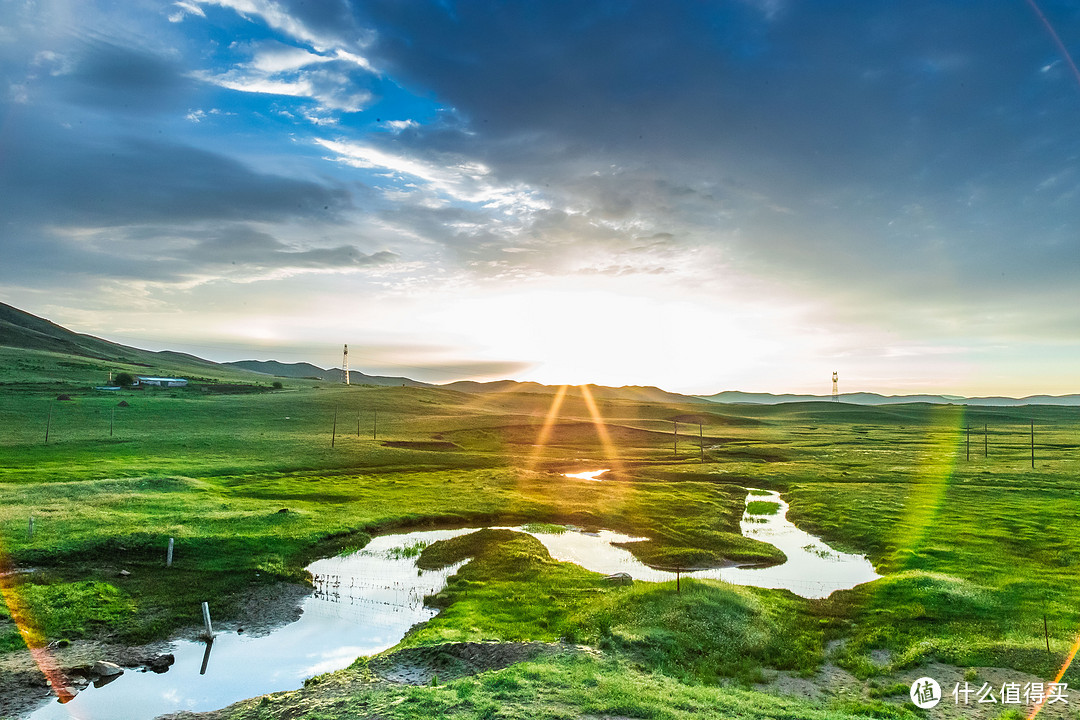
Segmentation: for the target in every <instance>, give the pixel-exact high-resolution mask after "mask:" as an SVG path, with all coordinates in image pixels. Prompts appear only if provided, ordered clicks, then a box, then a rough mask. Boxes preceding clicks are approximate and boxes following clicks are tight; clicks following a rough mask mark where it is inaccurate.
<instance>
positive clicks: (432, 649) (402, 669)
mask: <svg viewBox="0 0 1080 720" xmlns="http://www.w3.org/2000/svg"><path fill="white" fill-rule="evenodd" d="M569 647H570V646H566V645H559V644H552V643H542V642H527V643H526V642H520V643H514V642H463V643H444V644H442V645H431V646H427V647H417V648H405V649H404V650H399V651H398V652H396V653H393V654H392V655H380V656H377V657H374V658H372V659H371V660H370V661H369V662H368V663H367V668H368V670H369V671H370V672H371V673H372V674H373V675H374V676H375V677H377V678H379V679H381V680H386V681H387V682H392V683H397V684H399V685H428V684H430V683H431V681H432V680H433V679H435V678H437V679H438V680H440V681H442V680H454V679H456V678H460V677H465V676H466V675H476V674H478V673H482V672H485V671H487V670H500V669H502V668H505V667H509V666H510V665H513V664H515V663H519V662H524V661H526V660H532V659H533V658H536V657H539V656H540V655H551V654H554V653H558V652H567V651H568V648H569Z"/></svg>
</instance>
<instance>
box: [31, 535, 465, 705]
mask: <svg viewBox="0 0 1080 720" xmlns="http://www.w3.org/2000/svg"><path fill="white" fill-rule="evenodd" d="M461 532H465V531H464V530H436V531H428V532H416V533H405V534H401V535H386V536H382V537H377V538H374V539H373V540H372V541H371V542H370V543H369V544H368V546H367V547H366V548H364V549H363V550H361V551H360V552H358V553H354V554H352V555H349V556H347V557H334V558H325V559H323V560H318V561H316V562H314V563H312V564H311V565H310V566H309V568H308V569H309V571H310V572H311V573H312V575H313V576H315V577H316V578H317V579H318V582H317V583H316V591H315V592H314V593H312V595H311V596H309V597H308V598H307V599H306V600H305V601H304V603H303V615H302V616H301V617H300V619H299V620H298V621H296V622H294V623H290V624H288V625H284V626H282V627H280V628H278V629H277V630H275V631H274V632H272V633H270V634H269V635H264V636H261V637H254V636H250V635H242V634H237V633H235V632H219V633H218V634H217V635H216V636H215V638H214V641H213V643H212V645H211V644H207V643H203V642H194V641H178V642H176V643H174V644H173V646H172V647H171V648H169V652H171V653H173V655H174V656H175V657H176V662H175V664H174V665H173V666H172V668H170V669H169V671H168V672H167V673H163V674H156V673H152V672H139V671H135V670H127V671H126V672H125V673H124V674H123V675H121V676H120V677H118V678H117V679H116V680H115V681H114V682H112V683H110V684H109V686H108V687H104V688H100V689H99V688H94V687H88V688H86V689H85V690H83V691H82V692H80V693H79V694H78V695H77V696H76V697H75V699H74V700H72V701H71V702H70V703H67V704H66V705H61V704H59V703H57V702H55V701H54V702H50V703H48V704H46V705H45V706H43V707H41V708H39V709H38V710H36V711H35V712H34V713H33V714H31V715H30V716H29V717H30V718H31V719H32V720H58V719H63V720H69V719H70V718H77V719H78V720H146V719H148V718H154V717H157V716H158V715H161V714H164V713H170V712H178V711H181V710H190V711H203V710H215V709H217V708H221V707H224V706H226V705H228V704H230V703H233V702H236V701H237V700H243V699H244V698H249V697H254V696H256V695H262V694H264V693H269V692H277V691H279V690H295V689H296V688H298V687H300V685H301V684H302V683H303V681H304V680H305V679H306V678H309V677H312V676H313V675H318V674H320V673H324V672H330V671H332V670H338V669H341V668H343V667H346V666H347V665H349V663H351V662H352V661H353V660H355V659H356V658H357V657H358V656H361V655H370V654H372V653H377V652H380V651H382V650H385V649H386V648H388V647H391V646H392V645H394V644H396V643H397V642H398V641H399V640H401V638H402V636H403V635H404V634H405V631H406V630H408V629H409V628H410V627H412V626H413V625H415V624H416V623H419V622H424V621H425V620H428V619H430V618H431V617H433V616H434V615H435V613H436V611H435V610H433V609H431V608H426V607H424V604H423V598H424V596H425V595H428V594H433V593H437V592H438V591H439V590H441V589H442V588H443V587H444V586H445V585H446V578H447V577H448V576H450V575H452V574H453V573H454V572H455V571H456V570H457V568H458V566H457V565H455V566H453V567H450V568H446V569H444V570H438V571H418V570H417V568H416V564H415V557H407V556H404V557H403V556H402V554H401V552H400V549H401V548H408V547H410V546H415V544H416V543H417V542H434V541H435V540H441V539H444V538H448V537H452V536H453V535H457V534H459V533H461ZM211 655H213V662H212V663H211V662H210V656H211Z"/></svg>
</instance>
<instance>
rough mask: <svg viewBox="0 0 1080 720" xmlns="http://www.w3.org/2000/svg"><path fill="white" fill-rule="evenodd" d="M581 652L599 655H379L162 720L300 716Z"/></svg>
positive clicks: (491, 651) (465, 650) (462, 650)
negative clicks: (382, 688) (371, 689)
mask: <svg viewBox="0 0 1080 720" xmlns="http://www.w3.org/2000/svg"><path fill="white" fill-rule="evenodd" d="M582 652H590V653H595V652H597V651H596V650H593V649H591V648H586V647H582V646H577V645H566V644H560V643H541V642H530V643H500V642H466V643H445V644H443V645H432V646H427V647H419V648H405V649H403V650H398V651H397V652H394V653H390V654H388V655H380V656H377V657H374V658H372V659H371V660H369V661H368V662H367V663H361V664H358V665H357V666H355V667H352V668H347V669H345V670H339V671H337V672H333V673H328V674H326V675H320V676H319V677H318V678H315V679H314V680H310V681H308V682H306V683H305V684H304V687H303V688H301V689H299V690H293V691H291V692H283V693H274V694H272V695H264V696H262V697H261V698H252V699H250V700H243V701H241V702H239V703H236V704H235V705H230V706H229V707H228V708H223V709H222V710H215V711H213V712H205V713H190V712H181V713H175V714H172V715H163V716H161V717H160V718H158V720H225V718H228V717H232V716H234V715H236V714H237V713H238V712H242V711H243V710H247V711H249V712H250V711H252V710H257V709H258V708H260V707H266V706H272V707H273V715H274V717H300V716H302V715H303V714H304V713H305V712H306V711H308V710H310V709H311V708H312V707H318V706H320V705H321V704H322V703H323V702H325V701H329V700H332V699H333V698H338V697H343V696H347V695H349V694H350V693H352V692H355V691H356V690H358V689H359V688H361V687H363V686H370V685H372V684H376V683H383V684H391V685H403V684H404V685H427V684H430V683H431V682H433V681H434V680H435V678H436V676H437V678H438V682H444V681H447V680H453V679H456V678H459V677H464V676H467V675H475V674H477V673H481V672H484V671H487V670H499V669H501V668H504V667H508V666H510V665H513V664H514V663H518V662H523V661H526V660H531V659H533V658H536V657H539V656H541V655H553V654H559V653H582Z"/></svg>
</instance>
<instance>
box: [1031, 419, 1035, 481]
mask: <svg viewBox="0 0 1080 720" xmlns="http://www.w3.org/2000/svg"><path fill="white" fill-rule="evenodd" d="M1031 469H1032V470H1034V469H1035V421H1034V420H1032V421H1031Z"/></svg>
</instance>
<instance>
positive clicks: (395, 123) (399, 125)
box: [383, 120, 420, 133]
mask: <svg viewBox="0 0 1080 720" xmlns="http://www.w3.org/2000/svg"><path fill="white" fill-rule="evenodd" d="M383 127H385V128H386V129H388V130H390V131H392V132H394V133H399V132H401V131H402V130H408V129H409V128H414V127H420V123H418V122H416V121H415V120H387V121H386V122H384V123H383Z"/></svg>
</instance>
